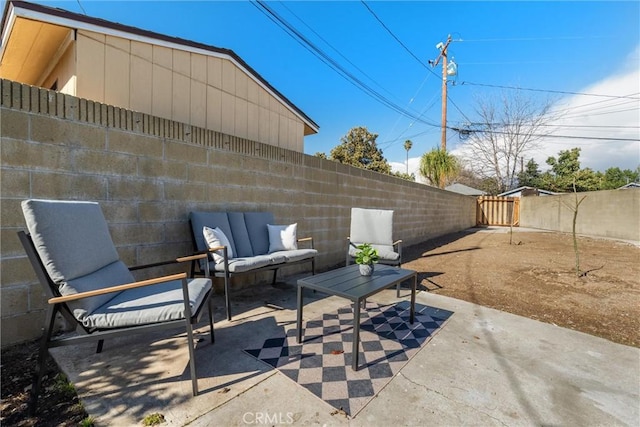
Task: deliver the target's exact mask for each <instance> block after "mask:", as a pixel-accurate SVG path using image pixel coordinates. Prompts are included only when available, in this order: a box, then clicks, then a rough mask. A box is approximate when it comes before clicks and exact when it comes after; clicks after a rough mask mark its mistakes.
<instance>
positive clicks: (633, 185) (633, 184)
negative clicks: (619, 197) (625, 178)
mask: <svg viewBox="0 0 640 427" xmlns="http://www.w3.org/2000/svg"><path fill="white" fill-rule="evenodd" d="M627 188H640V182H630V183H628V184H625V185H623V186H622V187H620V188H618V190H625V189H627Z"/></svg>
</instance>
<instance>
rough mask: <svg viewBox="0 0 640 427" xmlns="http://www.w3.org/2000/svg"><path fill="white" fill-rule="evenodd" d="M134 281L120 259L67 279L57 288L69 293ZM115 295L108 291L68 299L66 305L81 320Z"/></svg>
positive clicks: (115, 294) (63, 292) (62, 292)
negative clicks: (98, 268)
mask: <svg viewBox="0 0 640 427" xmlns="http://www.w3.org/2000/svg"><path fill="white" fill-rule="evenodd" d="M135 281H136V279H135V278H134V277H133V275H132V274H131V272H130V271H129V269H128V268H127V266H126V265H124V263H123V262H122V261H116V262H113V263H111V264H109V265H107V266H106V267H103V268H101V269H100V270H98V271H94V272H93V273H91V274H87V275H86V276H82V277H78V278H77V279H73V280H69V282H68V283H65V284H62V285H61V286H60V288H59V289H60V293H61V294H62V295H71V294H75V293H78V292H85V291H91V290H94V289H103V288H108V287H111V286H116V285H124V284H125V283H133V282H135ZM117 295H118V293H109V294H104V295H100V296H96V297H91V298H83V299H81V300H77V301H70V302H69V303H68V305H69V308H70V309H71V310H72V312H73V315H74V316H75V318H76V319H78V320H79V321H81V322H82V321H83V319H84V318H85V317H86V316H87V315H89V314H91V313H93V311H94V310H96V309H97V308H98V307H100V306H101V305H103V304H105V303H106V302H107V301H109V300H111V299H112V298H115V297H116V296H117Z"/></svg>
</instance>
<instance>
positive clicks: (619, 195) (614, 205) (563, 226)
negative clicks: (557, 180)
mask: <svg viewBox="0 0 640 427" xmlns="http://www.w3.org/2000/svg"><path fill="white" fill-rule="evenodd" d="M577 197H578V201H580V200H581V199H582V198H583V197H584V200H583V201H582V202H581V203H580V206H579V207H578V217H577V219H576V233H578V234H587V235H590V236H600V237H611V238H616V239H625V240H635V241H640V190H638V189H626V190H607V191H587V192H584V193H578V194H577ZM575 206H576V194H561V195H557V196H541V197H523V198H522V199H521V201H520V225H521V226H522V227H531V228H540V229H544V230H553V231H562V232H568V233H571V232H572V228H573V212H574V208H575Z"/></svg>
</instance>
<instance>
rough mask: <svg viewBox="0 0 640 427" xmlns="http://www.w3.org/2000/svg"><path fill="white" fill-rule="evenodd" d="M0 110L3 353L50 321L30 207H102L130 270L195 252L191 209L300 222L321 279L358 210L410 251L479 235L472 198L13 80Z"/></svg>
mask: <svg viewBox="0 0 640 427" xmlns="http://www.w3.org/2000/svg"><path fill="white" fill-rule="evenodd" d="M0 100H1V101H0V102H1V103H0V136H1V144H0V158H1V166H0V215H1V216H0V233H1V235H0V237H1V240H0V242H1V246H0V271H1V275H0V300H1V301H2V306H1V308H2V311H1V326H2V331H1V332H2V346H6V345H9V344H12V343H16V342H21V341H26V340H30V339H34V338H37V337H38V336H39V335H40V333H41V328H42V321H43V318H44V309H45V306H46V301H45V299H44V293H43V292H42V291H41V289H40V285H39V284H38V283H37V281H36V278H35V274H34V273H33V271H32V269H31V266H30V265H29V262H28V260H27V258H26V255H25V254H24V250H23V249H22V246H21V245H20V243H19V241H18V238H17V235H16V232H17V231H19V230H22V229H24V228H25V224H24V219H23V217H22V212H21V208H20V202H21V201H22V200H24V199H27V198H45V199H71V200H93V201H98V202H99V203H100V204H101V206H102V209H103V211H104V213H105V216H106V218H107V221H108V222H109V226H110V231H111V234H112V237H113V240H114V243H115V244H116V246H117V249H118V251H119V253H120V255H121V257H122V259H123V261H124V262H125V263H126V264H127V265H130V266H133V265H139V264H145V263H150V262H156V261H160V260H165V259H171V258H174V257H177V256H180V255H184V254H188V253H190V252H191V250H192V247H191V238H190V231H189V226H188V221H187V218H188V213H189V212H190V211H192V210H211V211H214V210H238V211H240V210H243V211H244V210H248V211H272V212H273V213H274V215H275V218H276V221H277V222H278V223H280V224H289V223H293V222H297V223H298V235H299V236H300V237H302V236H312V237H313V238H314V244H315V247H316V248H317V249H318V250H319V252H320V254H321V255H320V256H319V260H318V263H317V269H318V270H319V271H322V270H326V269H328V268H331V267H334V266H336V265H338V264H340V263H344V254H345V250H346V246H345V245H346V242H345V239H346V237H347V236H348V234H349V222H350V209H351V207H356V206H357V207H370V208H381V209H393V210H394V211H395V216H394V227H395V229H394V238H399V239H403V241H404V242H405V243H404V244H405V245H411V244H415V243H417V242H420V241H422V240H425V239H428V238H431V237H435V236H438V235H442V234H446V233H449V232H453V231H457V230H461V229H465V228H468V227H471V226H473V225H474V224H475V199H474V198H472V197H466V196H461V195H457V194H454V193H450V192H446V191H441V190H439V189H434V188H431V187H427V186H424V185H421V184H417V183H413V182H408V181H405V180H401V179H398V178H394V177H391V176H388V175H382V174H378V173H375V172H369V171H365V170H362V169H358V168H353V167H350V166H346V165H342V164H339V163H335V162H332V161H328V160H323V159H319V158H316V157H313V156H307V155H304V154H302V153H299V152H295V151H291V150H287V149H283V148H279V147H274V146H270V145H267V144H262V143H260V142H255V141H250V140H246V139H239V138H234V137H230V136H228V135H224V134H220V133H218V132H214V131H210V130H206V129H201V128H195V127H192V126H188V125H184V124H182V123H177V122H173V121H170V120H165V119H158V118H156V117H152V116H149V115H145V114H141V113H136V112H132V111H126V110H122V109H119V108H115V107H111V106H106V105H103V104H99V103H94V102H91V101H87V100H83V99H78V98H74V97H70V96H68V95H62V94H59V93H55V92H51V91H47V90H44V89H40V88H35V87H31V86H26V85H21V84H18V83H14V82H10V81H6V80H1V81H0ZM294 272H295V270H291V269H289V270H284V271H283V273H281V274H289V273H294ZM154 273H155V274H161V273H163V272H162V271H154ZM264 279H266V278H265V277H257V278H255V280H252V278H247V279H245V280H243V281H241V282H242V283H237V284H236V285H245V284H246V283H249V285H253V284H255V283H262V282H264Z"/></svg>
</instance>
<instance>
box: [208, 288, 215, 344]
mask: <svg viewBox="0 0 640 427" xmlns="http://www.w3.org/2000/svg"><path fill="white" fill-rule="evenodd" d="M212 292H213V291H212ZM207 304H208V305H209V307H207V308H208V309H209V333H210V334H211V344H213V343H214V342H216V337H215V335H214V333H213V303H212V302H211V295H209V301H207Z"/></svg>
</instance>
